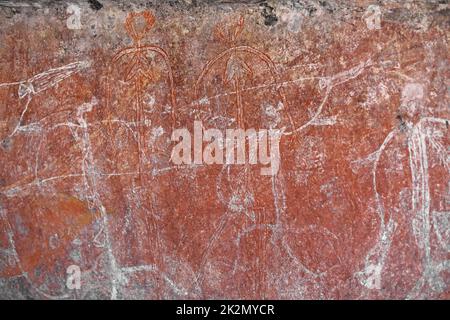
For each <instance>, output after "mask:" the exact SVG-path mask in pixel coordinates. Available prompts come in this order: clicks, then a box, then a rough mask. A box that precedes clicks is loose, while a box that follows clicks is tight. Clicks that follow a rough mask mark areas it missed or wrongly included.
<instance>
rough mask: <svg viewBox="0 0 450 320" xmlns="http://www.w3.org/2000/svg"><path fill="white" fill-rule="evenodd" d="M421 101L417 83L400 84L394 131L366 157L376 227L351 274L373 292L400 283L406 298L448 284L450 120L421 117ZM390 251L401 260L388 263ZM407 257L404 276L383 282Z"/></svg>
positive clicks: (436, 290) (438, 291) (442, 289)
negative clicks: (374, 237) (374, 236)
mask: <svg viewBox="0 0 450 320" xmlns="http://www.w3.org/2000/svg"><path fill="white" fill-rule="evenodd" d="M423 101H424V87H423V85H422V84H420V83H408V84H406V85H405V86H404V88H403V90H402V96H401V105H400V108H399V116H398V121H399V127H398V128H396V129H394V130H393V131H391V132H390V133H389V134H388V136H387V137H386V139H385V140H384V142H383V144H382V145H381V147H380V148H379V149H378V150H377V151H376V152H375V153H373V154H372V155H371V158H372V160H373V168H372V176H373V179H372V181H373V187H374V191H375V198H376V203H377V211H378V213H379V216H380V219H379V220H380V229H379V235H378V241H377V242H376V243H375V245H374V246H373V247H372V249H371V250H370V251H369V253H368V254H367V257H366V261H365V266H364V269H363V270H362V271H360V272H359V273H357V275H358V277H359V279H360V281H361V283H362V284H363V285H364V286H366V287H367V288H369V289H374V290H377V289H378V290H379V289H381V288H382V287H384V286H386V285H389V284H387V282H386V281H388V282H389V283H394V284H395V283H397V281H402V286H401V287H402V288H407V291H406V292H402V293H399V294H401V296H402V297H406V298H420V297H422V295H423V294H424V293H427V294H426V296H429V295H430V294H437V295H438V294H441V293H443V292H445V291H446V290H448V282H447V283H446V280H445V273H444V272H448V271H449V270H450V260H449V259H448V253H449V252H450V251H449V248H450V237H449V236H450V234H449V229H448V225H449V221H450V213H449V202H448V194H449V188H450V185H449V172H450V170H449V169H450V166H449V151H448V150H449V143H450V141H449V137H450V135H449V134H448V130H449V121H450V119H446V118H445V117H433V116H422V115H421V112H423V111H422V110H423V108H421V107H422V104H423ZM393 157H394V158H397V160H395V161H393ZM398 166H400V168H399V169H398V170H397V169H395V167H398ZM400 169H401V170H400ZM395 181H403V182H402V183H400V184H399V183H394V182H395ZM408 195H409V197H408ZM411 243H414V244H415V245H416V246H415V247H414V246H411V245H410V244H411ZM394 252H396V257H397V255H398V254H402V255H404V256H405V258H403V259H392V254H393V253H394ZM418 258H419V259H418ZM408 259H411V261H412V265H410V266H407V268H411V269H410V272H409V273H408V274H407V277H406V278H405V279H403V278H402V279H398V277H399V276H396V277H397V279H395V280H394V279H391V280H389V279H390V274H391V273H392V272H393V271H392V270H395V268H396V265H397V264H402V263H408V262H407V261H408ZM397 268H398V266H397ZM402 268H405V266H404V265H403V266H402ZM392 291H393V292H395V290H392Z"/></svg>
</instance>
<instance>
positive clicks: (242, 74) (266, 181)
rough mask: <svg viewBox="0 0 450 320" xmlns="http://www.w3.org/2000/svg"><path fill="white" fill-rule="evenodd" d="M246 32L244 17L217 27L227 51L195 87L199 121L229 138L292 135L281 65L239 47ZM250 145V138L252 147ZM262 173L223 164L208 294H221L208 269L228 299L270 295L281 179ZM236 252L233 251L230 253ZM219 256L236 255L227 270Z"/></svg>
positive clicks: (202, 276) (206, 261)
mask: <svg viewBox="0 0 450 320" xmlns="http://www.w3.org/2000/svg"><path fill="white" fill-rule="evenodd" d="M243 28H244V18H243V17H239V18H238V19H237V21H234V22H231V21H226V22H224V23H221V24H219V25H217V26H216V29H215V32H214V35H215V37H216V39H218V40H219V41H220V43H221V44H223V45H225V46H226V49H225V50H223V51H221V52H220V53H219V54H217V55H216V56H215V57H214V58H212V59H211V60H209V61H208V62H207V63H206V65H205V66H204V68H203V70H202V72H201V74H200V76H199V77H198V79H197V81H196V85H195V89H196V90H195V103H194V106H195V108H197V109H198V110H196V111H198V114H199V117H198V118H199V119H200V120H202V121H203V125H204V127H205V129H207V128H206V127H207V126H211V127H213V128H216V129H219V130H221V131H223V132H225V130H226V129H228V128H233V129H242V130H248V129H255V130H256V131H258V129H260V128H264V129H281V128H282V127H284V126H285V127H289V128H292V127H293V123H292V119H291V118H290V116H289V113H288V112H287V111H288V110H287V109H288V106H287V103H286V100H285V97H284V94H283V92H282V89H281V87H280V86H279V84H278V75H277V71H276V68H275V64H274V62H273V61H272V60H271V58H270V57H269V56H268V55H267V54H265V53H263V52H261V51H260V50H258V49H256V48H253V47H250V46H247V45H241V44H240V42H241V40H240V38H239V36H240V35H241V33H242V31H243ZM261 88H263V89H261ZM205 104H206V105H207V106H206V107H205ZM279 134H280V136H281V134H282V130H279ZM250 139H251V138H250V137H247V140H246V143H247V142H249V140H250ZM222 142H223V143H227V142H226V141H222ZM246 150H248V148H247V147H246ZM246 152H247V151H246ZM261 167H262V166H261V165H251V164H250V161H249V156H248V155H246V161H245V163H244V164H234V165H232V164H224V165H223V166H222V167H221V170H220V172H219V173H218V175H217V178H216V189H217V197H218V200H219V201H220V202H221V204H222V206H223V207H224V211H225V213H224V214H223V215H222V216H220V217H219V216H216V217H210V219H217V220H216V227H215V228H214V229H213V230H212V232H211V235H210V239H209V240H208V242H207V243H208V244H207V246H206V248H205V249H204V250H203V252H202V254H201V261H200V266H199V272H198V282H199V283H200V285H201V286H202V287H203V290H204V294H205V292H208V291H209V290H212V291H214V290H215V289H214V288H213V287H212V286H210V285H209V281H210V279H209V277H208V271H207V270H208V269H210V268H219V269H221V273H222V274H223V277H222V278H221V280H220V281H223V286H222V285H221V286H218V287H225V288H226V289H225V290H226V292H227V293H226V296H236V297H238V296H239V297H247V298H264V297H266V298H267V297H270V296H271V294H272V291H271V288H270V285H269V284H270V277H269V274H270V269H271V261H273V260H274V255H276V254H278V249H277V241H278V239H277V232H278V230H279V223H280V216H281V215H282V212H283V190H282V189H283V186H282V175H283V174H282V170H281V169H280V171H279V172H278V173H276V174H274V175H268V176H264V175H261V171H260V169H261ZM231 247H234V249H233V250H232V251H229V250H230V248H231ZM220 250H226V252H228V253H230V254H229V255H227V256H226V257H224V258H223V259H225V260H226V261H227V262H226V263H227V264H228V265H229V267H224V266H221V265H220V262H219V261H216V260H215V259H214V258H213V256H217V255H218V254H219V253H218V252H219V251H220ZM216 251H217V252H216ZM214 252H216V253H214ZM219 256H220V254H219ZM222 268H223V270H222ZM227 277H233V279H235V280H236V281H228V280H229V278H227ZM212 294H215V295H221V294H224V293H223V292H222V293H218V292H212Z"/></svg>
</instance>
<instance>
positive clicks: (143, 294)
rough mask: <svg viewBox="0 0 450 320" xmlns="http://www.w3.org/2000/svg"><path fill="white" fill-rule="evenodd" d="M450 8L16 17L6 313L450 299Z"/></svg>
mask: <svg viewBox="0 0 450 320" xmlns="http://www.w3.org/2000/svg"><path fill="white" fill-rule="evenodd" d="M449 9H450V7H449V4H448V2H447V1H414V2H409V1H408V2H406V1H400V0H399V1H366V0H360V1H331V0H330V1H328V0H327V1H313V0H305V1H199V0H197V1H196V0H185V1H132V2H131V3H130V2H129V1H109V0H97V1H95V0H94V1H76V0H74V1H70V3H69V2H56V1H18V2H13V1H0V30H1V32H0V43H1V45H0V58H1V60H0V140H1V145H0V163H1V166H0V230H1V233H0V297H2V298H19V299H22V298H51V299H53V298H56V299H63V298H71V299H100V298H106V299H110V298H111V299H133V298H143V299H173V298H180V299H183V298H190V299H200V298H208V299H211V298H275V299H305V298H307V299H311V298H313V299H314V298H327V299H358V298H362V299H364V298H381V299H386V298H401V299H403V298H432V299H449V298H450V179H449V177H450V172H449V150H450V149H449V148H450V141H449V138H450V134H449V121H450V109H449V98H448V95H449V85H450V83H449V45H448V37H449ZM194 121H202V124H203V126H204V129H208V128H215V129H218V130H221V131H223V132H225V130H226V129H228V128H243V129H248V128H255V129H261V128H262V129H270V128H271V129H280V130H281V129H282V130H283V135H282V137H281V140H280V167H279V169H278V171H277V172H276V174H275V175H261V174H260V169H261V167H263V166H262V165H261V164H257V165H248V164H247V165H234V164H206V163H204V162H203V163H192V164H190V165H188V164H186V165H177V164H174V163H173V161H171V152H172V150H173V147H174V145H175V144H176V142H174V141H172V140H171V135H172V132H173V130H174V129H176V128H187V129H188V130H189V131H190V132H193V127H194ZM78 271H79V272H80V276H81V278H80V279H81V282H80V283H78V284H79V285H80V286H79V287H77V281H76V280H77V278H76V275H77V272H78ZM74 286H75V287H74Z"/></svg>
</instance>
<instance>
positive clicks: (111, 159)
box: [93, 11, 175, 298]
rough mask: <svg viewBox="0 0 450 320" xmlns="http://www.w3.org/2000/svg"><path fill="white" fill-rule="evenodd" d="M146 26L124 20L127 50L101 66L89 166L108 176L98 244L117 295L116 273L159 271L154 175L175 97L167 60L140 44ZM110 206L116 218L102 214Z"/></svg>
mask: <svg viewBox="0 0 450 320" xmlns="http://www.w3.org/2000/svg"><path fill="white" fill-rule="evenodd" d="M154 23H155V18H154V16H153V14H152V13H151V12H149V11H142V12H137V13H130V14H128V16H127V18H126V21H125V29H126V32H127V34H128V35H129V37H130V38H131V40H132V45H131V46H130V47H127V48H124V49H122V50H120V51H119V52H117V53H116V54H115V55H114V56H113V57H112V60H111V62H110V64H109V65H108V79H107V84H106V103H105V106H104V109H103V123H104V130H103V135H98V137H97V139H96V142H95V143H96V144H97V145H96V146H95V147H94V151H93V152H94V153H95V158H96V159H101V160H100V161H97V164H96V165H97V167H98V168H99V170H101V171H102V172H106V173H111V176H110V177H109V178H108V179H106V180H104V181H103V182H104V183H103V184H102V186H103V188H102V191H101V192H100V198H101V199H102V203H103V205H104V207H105V210H104V211H105V216H108V218H107V219H106V218H105V225H104V229H103V231H102V233H100V234H99V237H98V239H101V240H99V242H101V243H102V245H103V246H104V247H105V248H107V247H110V250H109V249H108V250H109V251H111V252H113V254H111V255H110V258H109V260H110V261H112V262H113V263H112V265H113V269H114V268H115V269H116V270H117V272H116V275H114V278H115V279H116V280H114V281H115V282H116V285H117V286H116V287H117V288H116V289H117V294H120V292H119V289H120V288H119V287H120V286H119V284H118V282H119V278H120V272H121V271H120V270H122V269H123V268H131V267H133V268H137V269H136V270H144V271H143V273H145V270H150V272H149V273H150V274H151V276H152V277H153V275H154V273H155V272H163V271H162V270H163V269H164V267H163V265H164V261H163V260H164V255H163V252H164V248H163V246H164V244H163V240H162V236H161V232H162V231H161V227H160V226H159V222H160V221H162V220H163V219H164V217H163V216H164V210H163V209H161V207H160V206H159V205H160V202H159V201H163V200H164V196H163V193H164V190H163V189H161V188H162V187H161V184H160V182H161V181H162V180H161V179H162V176H160V175H154V172H155V171H156V172H157V171H158V169H160V168H166V167H168V166H169V159H170V144H171V142H170V131H171V130H172V128H173V125H174V112H175V110H174V108H175V93H174V84H173V75H172V69H171V66H170V61H169V57H168V54H167V53H166V52H165V51H164V50H163V49H162V48H161V47H159V46H156V45H151V44H145V43H144V42H143V39H144V37H145V36H146V34H147V33H148V31H150V30H151V28H152V27H153V25H154ZM165 178H167V177H165ZM111 207H114V208H115V210H116V211H117V212H114V213H112V212H109V211H108V210H110V209H109V208H111ZM109 216H111V218H109ZM136 266H140V267H136ZM151 270H153V271H151ZM147 276H148V275H143V277H147ZM159 280H160V279H159ZM159 280H155V281H159ZM150 281H152V280H150ZM155 287H156V289H155V290H153V291H152V292H151V293H149V296H148V298H152V297H153V298H155V297H160V298H161V297H162V296H161V295H160V294H159V293H157V292H156V291H157V290H161V285H155ZM130 290H132V289H130ZM129 293H130V294H132V293H131V292H129ZM152 294H153V295H152Z"/></svg>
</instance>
